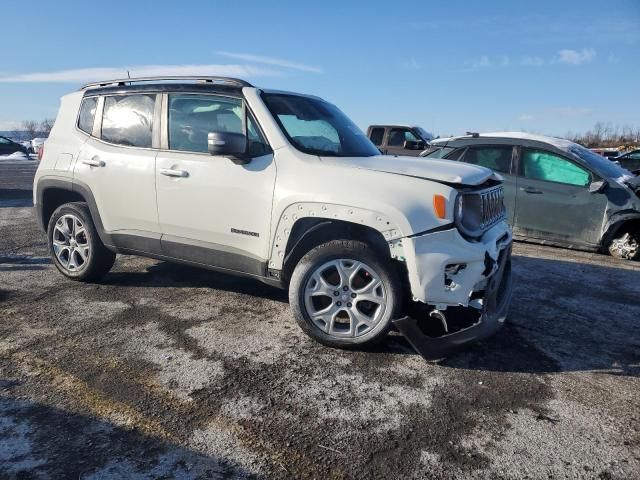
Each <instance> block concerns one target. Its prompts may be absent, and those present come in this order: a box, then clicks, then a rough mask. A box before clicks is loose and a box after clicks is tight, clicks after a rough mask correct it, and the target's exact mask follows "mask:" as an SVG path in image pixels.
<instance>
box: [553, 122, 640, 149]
mask: <svg viewBox="0 0 640 480" xmlns="http://www.w3.org/2000/svg"><path fill="white" fill-rule="evenodd" d="M565 137H566V138H567V139H568V140H571V141H572V142H575V143H579V144H580V145H584V146H585V147H587V148H598V147H603V148H604V147H615V148H618V147H631V146H638V145H640V127H636V128H632V127H629V126H624V127H620V126H618V125H612V124H611V123H610V122H608V123H605V122H598V123H596V124H595V125H594V126H593V128H592V129H591V130H588V131H586V132H584V133H573V132H568V133H567V134H566V135H565Z"/></svg>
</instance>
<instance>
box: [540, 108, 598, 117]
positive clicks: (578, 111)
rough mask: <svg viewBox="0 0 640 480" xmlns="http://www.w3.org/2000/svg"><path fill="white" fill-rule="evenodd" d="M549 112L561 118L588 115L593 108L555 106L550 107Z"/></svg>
mask: <svg viewBox="0 0 640 480" xmlns="http://www.w3.org/2000/svg"><path fill="white" fill-rule="evenodd" d="M549 113H550V114H552V115H554V116H558V117H563V118H576V117H588V116H589V115H591V114H592V113H593V110H591V109H590V108H586V107H555V108H550V109H549Z"/></svg>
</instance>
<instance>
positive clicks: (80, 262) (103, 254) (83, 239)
mask: <svg viewBox="0 0 640 480" xmlns="http://www.w3.org/2000/svg"><path fill="white" fill-rule="evenodd" d="M47 240H48V243H49V252H50V253H51V258H52V259H53V264H54V265H55V266H56V268H57V269H58V271H60V273H62V274H63V275H64V276H65V277H67V278H70V279H72V280H78V281H81V282H90V281H93V280H97V279H99V278H101V277H103V276H104V275H105V274H106V273H107V272H108V271H109V270H110V269H111V267H112V266H113V263H114V262H115V259H116V254H115V253H113V252H112V251H110V250H108V249H107V247H105V246H104V244H103V243H102V241H101V240H100V237H99V236H98V232H97V230H96V227H95V226H94V224H93V220H92V219H91V212H90V211H89V207H88V206H87V204H86V203H83V202H74V203H65V204H64V205H62V206H60V207H58V209H56V211H55V212H53V215H51V218H50V219H49V225H48V227H47Z"/></svg>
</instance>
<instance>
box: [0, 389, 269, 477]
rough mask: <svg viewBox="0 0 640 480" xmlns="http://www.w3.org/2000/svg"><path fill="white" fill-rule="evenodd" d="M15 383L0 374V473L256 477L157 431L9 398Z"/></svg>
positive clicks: (13, 475)
mask: <svg viewBox="0 0 640 480" xmlns="http://www.w3.org/2000/svg"><path fill="white" fill-rule="evenodd" d="M16 385H19V382H16V381H14V380H8V379H2V378H0V458H2V462H0V477H2V478H5V477H4V475H6V476H7V477H6V478H41V477H42V478H104V477H108V478H257V477H255V476H254V475H252V474H251V473H250V472H248V471H246V470H245V469H243V468H242V467H241V466H239V465H237V464H234V463H232V462H230V461H228V460H226V459H224V458H219V457H213V456H207V455H203V454H201V453H198V452H195V451H193V450H190V449H188V448H184V447H181V446H179V445H176V444H174V443H172V442H170V441H166V440H163V439H162V438H161V435H154V434H150V433H148V432H146V433H145V432H143V431H141V430H139V429H137V428H123V427H120V426H118V425H115V424H113V423H111V422H108V421H106V420H102V419H97V418H95V417H92V416H87V415H82V414H78V413H72V412H67V411H64V410H61V409H59V408H54V407H51V406H49V405H44V404H39V403H33V402H31V401H26V400H22V399H18V398H14V397H13V396H11V395H9V392H10V391H11V390H12V388H13V387H15V386H16ZM147 428H149V426H147ZM62 439H64V441H61V440H62Z"/></svg>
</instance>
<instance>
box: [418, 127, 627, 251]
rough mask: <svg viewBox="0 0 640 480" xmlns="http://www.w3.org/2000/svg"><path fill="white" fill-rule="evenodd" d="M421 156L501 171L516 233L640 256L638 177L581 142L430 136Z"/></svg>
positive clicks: (507, 135)
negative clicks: (425, 149)
mask: <svg viewBox="0 0 640 480" xmlns="http://www.w3.org/2000/svg"><path fill="white" fill-rule="evenodd" d="M422 156H424V157H427V158H445V159H450V160H457V161H462V162H465V163H472V164H476V165H482V166H484V167H488V168H491V169H492V170H494V171H496V172H498V173H500V174H501V175H502V176H503V177H504V193H505V199H504V201H505V206H506V208H507V215H508V221H509V223H510V224H511V225H512V226H513V233H514V237H515V238H516V239H518V240H526V241H532V242H536V243H544V244H549V245H556V246H562V247H568V248H575V249H580V250H588V251H603V252H609V253H610V254H611V255H612V256H614V257H617V258H622V259H627V260H638V259H640V177H638V176H635V175H633V174H632V173H631V172H629V171H628V170H626V169H624V168H623V167H622V166H620V165H619V164H616V163H614V162H611V161H610V160H607V159H606V158H604V157H602V156H600V155H598V154H596V153H594V152H592V151H590V150H588V149H586V148H584V147H582V146H581V145H578V144H576V143H573V142H570V141H568V140H564V139H560V138H554V137H544V136H539V135H531V134H527V133H520V132H500V133H486V134H477V133H472V134H468V135H465V136H460V137H452V138H441V139H437V140H433V141H432V143H431V147H430V148H429V150H427V151H425V152H423V154H422Z"/></svg>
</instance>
